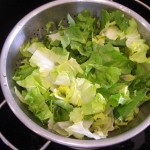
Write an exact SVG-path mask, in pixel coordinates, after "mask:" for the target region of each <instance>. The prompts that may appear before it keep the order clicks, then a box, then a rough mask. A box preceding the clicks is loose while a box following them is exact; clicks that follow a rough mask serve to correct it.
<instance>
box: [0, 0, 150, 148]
mask: <svg viewBox="0 0 150 150" xmlns="http://www.w3.org/2000/svg"><path fill="white" fill-rule="evenodd" d="M114 1H116V2H118V3H121V4H123V5H125V6H127V7H129V8H131V9H133V10H134V11H136V12H137V13H139V14H140V15H141V16H143V17H144V18H145V19H146V20H148V21H149V22H150V17H149V16H150V11H149V10H148V9H146V8H145V7H144V6H143V5H141V4H139V3H137V2H136V1H133V0H114ZM148 1H149V0H142V2H144V3H146V4H148ZM47 2H50V0H0V50H1V49H2V46H3V44H4V41H5V39H6V37H7V36H8V34H9V32H10V31H11V29H12V28H13V27H14V26H15V24H16V23H17V22H18V21H19V20H20V19H22V17H24V16H25V15H26V14H27V13H29V12H30V11H32V10H33V9H35V8H37V7H38V6H40V5H42V4H45V3H47ZM2 103H3V104H4V105H3V106H2ZM0 106H2V107H1V108H0V138H1V139H0V150H7V149H8V150H9V149H15V147H16V148H18V149H20V150H37V149H40V150H48V149H52V150H71V148H68V147H66V146H62V145H59V144H56V143H54V142H50V141H47V140H46V139H44V138H42V137H40V136H39V135H37V134H36V133H34V132H32V131H31V130H30V129H28V128H27V127H26V126H24V125H23V124H22V123H21V122H20V121H19V120H18V119H17V118H16V117H15V115H14V114H13V113H12V111H11V110H10V108H9V107H8V105H7V104H6V101H4V96H3V94H2V91H1V89H0ZM2 135H3V136H2ZM8 141H9V142H10V143H12V144H13V145H14V146H15V147H13V145H11V146H12V147H11V148H10V147H9V146H10V143H9V144H8V143H7V142H8ZM8 145H9V146H8ZM120 149H121V150H150V127H148V128H147V129H145V130H144V131H143V132H141V133H140V134H138V135H137V136H135V137H133V138H131V139H129V140H127V141H125V142H122V143H120V144H117V145H113V146H109V147H107V148H101V150H120Z"/></svg>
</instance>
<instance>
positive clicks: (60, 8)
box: [0, 0, 150, 148]
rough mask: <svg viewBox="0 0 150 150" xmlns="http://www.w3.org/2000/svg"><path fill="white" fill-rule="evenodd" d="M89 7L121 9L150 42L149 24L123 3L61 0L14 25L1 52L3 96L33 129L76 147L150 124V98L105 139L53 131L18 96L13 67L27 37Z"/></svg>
mask: <svg viewBox="0 0 150 150" xmlns="http://www.w3.org/2000/svg"><path fill="white" fill-rule="evenodd" d="M85 8H87V9H89V10H90V11H91V12H92V13H93V14H94V15H100V14H99V12H100V9H103V8H105V9H109V10H113V9H120V10H122V11H124V13H125V14H126V16H127V17H131V16H132V17H134V18H135V19H136V20H137V22H138V26H139V31H140V33H141V34H142V36H143V37H144V38H145V39H146V40H147V42H148V44H149V45H150V24H149V23H148V22H146V21H145V20H144V19H143V18H142V17H141V16H139V15H138V14H137V13H135V12H133V11H132V10H130V9H128V8H127V7H124V6H122V5H120V4H117V3H115V2H111V1H105V0H71V1H70V0H62V1H54V2H50V3H47V4H45V5H43V6H41V7H39V8H37V9H35V10H33V11H32V12H31V13H29V14H28V15H26V16H25V17H24V18H23V19H22V20H21V21H20V22H18V24H17V25H16V26H15V27H14V28H13V30H12V31H11V33H10V34H9V36H8V38H7V39H6V41H5V43H4V46H3V49H2V54H1V67H0V69H1V70H0V74H1V87H2V90H3V93H4V96H5V98H6V100H7V102H8V104H9V106H10V108H11V110H12V111H13V113H14V114H15V115H16V116H17V117H18V118H19V119H20V120H21V121H22V122H23V123H24V124H25V125H26V126H27V127H28V128H30V129H31V130H32V131H34V132H36V133H37V134H39V135H41V136H43V137H44V138H46V139H49V140H52V141H54V142H57V143H59V144H63V145H67V146H70V147H74V148H98V147H104V146H109V145H113V144H117V143H119V142H122V141H125V140H127V139H129V138H131V137H133V136H135V135H136V134H138V133H139V132H141V131H142V130H144V129H145V128H146V127H148V126H149V125H150V102H148V103H146V104H145V105H143V106H142V107H141V109H140V112H139V114H138V115H137V117H136V118H135V119H134V121H132V122H131V123H129V125H128V126H126V127H123V128H121V129H118V130H115V131H114V132H112V133H111V134H110V135H109V137H108V138H106V139H102V140H77V139H72V138H66V137H62V136H60V135H57V134H54V133H51V132H49V131H48V130H47V127H46V126H43V125H42V124H41V123H40V122H39V121H38V120H37V119H36V118H35V117H34V116H33V115H32V114H31V113H30V112H29V111H28V110H27V109H26V107H25V106H24V105H23V104H22V103H21V102H20V101H19V100H18V98H17V97H16V95H15V93H14V82H13V80H12V76H13V74H14V69H15V67H16V65H17V64H18V62H19V61H20V59H21V58H20V56H19V55H18V51H19V47H20V46H21V45H22V44H23V43H24V42H25V41H27V40H30V39H32V38H34V37H38V38H42V36H43V35H44V34H45V24H46V23H47V22H48V21H50V20H51V21H55V22H59V21H60V20H61V19H63V20H64V22H65V21H66V18H65V17H66V16H67V14H68V13H70V14H71V15H72V16H73V15H75V14H77V13H78V12H80V11H81V10H83V9H85Z"/></svg>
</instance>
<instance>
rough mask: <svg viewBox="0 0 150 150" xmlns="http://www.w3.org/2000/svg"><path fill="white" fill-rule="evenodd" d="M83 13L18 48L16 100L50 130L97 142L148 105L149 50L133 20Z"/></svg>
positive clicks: (114, 14) (116, 12)
mask: <svg viewBox="0 0 150 150" xmlns="http://www.w3.org/2000/svg"><path fill="white" fill-rule="evenodd" d="M100 16H101V17H100V19H99V18H98V17H96V16H93V14H92V13H91V12H90V11H89V10H87V9H85V10H82V11H81V12H80V13H78V14H77V15H76V16H72V14H69V12H68V15H67V21H68V23H67V24H65V25H63V20H62V21H60V22H59V24H58V25H56V24H55V23H54V22H48V23H47V25H46V31H47V34H46V35H44V37H43V38H42V39H40V40H38V39H37V38H35V39H33V40H32V41H28V42H25V43H24V44H23V45H22V46H21V47H20V53H21V57H22V58H23V60H22V61H21V62H20V63H19V66H17V67H16V70H15V73H14V76H13V80H14V81H15V83H16V85H15V87H14V89H15V94H16V96H17V97H18V98H19V99H20V101H21V102H23V103H24V104H25V105H27V107H28V109H29V110H30V111H31V112H32V113H33V114H34V115H35V117H37V118H38V119H39V120H41V121H42V122H43V123H46V124H47V125H48V128H49V129H50V130H53V131H54V132H57V133H58V134H61V135H63V136H66V137H69V136H74V137H75V138H78V139H84V138H93V139H96V140H97V139H102V138H106V137H107V136H108V135H109V132H110V131H113V130H115V128H116V127H119V126H121V125H127V124H128V122H129V121H131V120H133V119H134V117H135V115H136V114H137V113H138V110H139V107H140V105H142V104H143V103H144V102H146V101H149V100H150V57H149V54H150V53H149V46H148V45H147V44H146V41H145V39H143V38H142V36H141V35H140V33H139V31H138V24H137V23H136V21H135V20H134V19H133V18H130V19H128V18H126V16H125V14H124V13H123V12H122V11H120V10H113V11H107V10H102V11H101V13H100Z"/></svg>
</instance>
